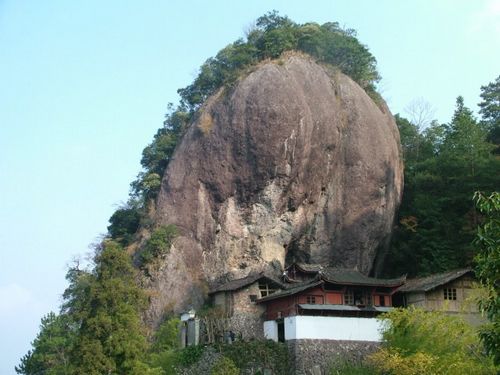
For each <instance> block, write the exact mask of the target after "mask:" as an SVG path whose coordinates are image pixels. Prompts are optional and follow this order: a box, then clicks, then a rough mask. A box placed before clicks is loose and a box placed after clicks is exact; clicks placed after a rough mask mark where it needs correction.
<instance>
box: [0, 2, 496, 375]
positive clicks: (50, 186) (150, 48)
mask: <svg viewBox="0 0 500 375" xmlns="http://www.w3.org/2000/svg"><path fill="white" fill-rule="evenodd" d="M273 9H276V10H278V11H279V12H280V14H282V15H288V16H289V17H290V18H291V19H292V20H294V21H295V22H298V23H304V22H310V21H313V22H318V23H324V22H329V21H337V22H339V24H340V25H341V26H345V27H349V28H354V29H356V30H357V32H358V38H359V40H360V41H361V42H362V43H364V44H366V45H367V46H368V47H369V49H370V51H371V52H372V53H373V55H374V56H375V57H376V58H377V61H378V68H379V71H380V73H381V75H382V77H383V78H382V81H381V82H380V84H379V90H380V91H381V93H382V95H383V96H384V98H385V99H386V101H387V102H388V105H389V107H390V109H391V111H392V112H393V113H401V114H402V115H405V114H406V112H405V109H407V108H408V106H409V105H411V103H412V102H415V101H421V102H422V101H425V102H428V103H430V105H431V106H432V108H433V113H434V117H435V118H436V119H437V120H438V121H440V122H448V121H449V120H450V118H451V115H452V113H453V109H454V104H455V99H456V97H457V96H458V95H462V96H464V98H465V103H466V105H467V106H469V107H470V108H471V109H473V110H474V111H477V106H476V105H477V103H478V102H479V101H480V98H479V93H480V87H481V86H482V85H485V84H487V83H489V82H491V81H493V80H494V79H495V78H496V77H497V76H498V75H499V74H500V0H467V1H466V0H407V1H400V0H377V1H375V0H372V1H368V0H358V1H352V0H345V1H344V0H330V1H312V0H311V1H308V2H306V1H292V0H283V1H278V0H252V1H222V0H221V1H217V0H214V1H210V2H208V1H201V0H200V1H193V0H191V1H186V0H184V1H182V2H181V1H175V2H174V1H159V0H158V1H154V0H147V1H126V0H108V1H98V0H86V1H83V0H80V1H76V0H75V1H65V0H60V1H57V0H45V1H37V0H0V375H11V374H14V370H13V367H14V365H16V364H18V363H19V358H20V357H21V356H22V355H24V354H25V353H26V352H27V351H28V349H29V348H30V342H31V341H32V340H33V339H34V337H35V336H36V333H37V331H38V326H39V323H40V318H41V317H42V316H43V315H44V314H46V313H48V312H49V311H57V310H58V308H59V305H60V303H61V294H62V292H63V291H64V288H65V287H66V281H65V278H64V276H65V274H66V271H67V267H68V265H70V264H71V263H72V261H74V259H77V258H85V257H87V256H88V254H89V253H90V247H89V246H90V245H91V244H92V243H95V242H96V241H98V240H99V238H100V236H102V235H103V234H105V233H106V227H107V225H108V219H109V217H110V216H111V214H112V213H113V211H114V210H115V209H116V207H117V206H118V205H120V204H121V203H122V202H124V201H126V200H127V196H128V192H129V184H130V182H131V181H132V180H133V179H134V178H135V176H136V175H137V173H138V172H139V170H140V163H139V161H140V156H141V152H142V149H143V148H144V147H145V146H146V145H147V144H148V143H149V142H150V141H151V139H152V137H153V135H154V133H155V132H156V130H157V129H158V128H159V127H160V126H161V124H162V121H163V117H164V114H165V112H166V110H167V104H168V103H169V102H173V103H175V102H177V101H178V99H179V98H178V95H177V94H176V91H177V89H178V88H181V87H184V86H187V85H188V84H190V83H191V81H192V80H193V79H194V77H195V76H196V73H197V69H198V67H199V66H200V65H201V64H202V63H203V62H204V61H205V60H206V59H207V58H208V57H210V56H213V55H215V54H216V53H217V51H218V50H219V49H221V48H223V47H224V46H225V45H227V44H228V43H231V42H233V41H234V40H236V39H238V38H240V37H244V35H245V31H246V30H248V29H249V28H250V27H251V26H252V24H253V22H254V21H255V19H256V18H258V17H259V16H261V15H263V14H264V13H266V12H268V11H270V10H273Z"/></svg>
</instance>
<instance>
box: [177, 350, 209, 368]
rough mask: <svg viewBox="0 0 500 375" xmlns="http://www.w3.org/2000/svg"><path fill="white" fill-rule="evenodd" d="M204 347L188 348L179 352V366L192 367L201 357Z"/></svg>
mask: <svg viewBox="0 0 500 375" xmlns="http://www.w3.org/2000/svg"><path fill="white" fill-rule="evenodd" d="M204 351H205V347H204V346H201V345H193V346H188V347H186V348H184V349H182V350H181V352H180V356H179V364H180V365H181V366H183V367H189V366H191V365H194V364H195V363H196V362H198V360H199V359H200V358H201V356H202V355H203V352H204Z"/></svg>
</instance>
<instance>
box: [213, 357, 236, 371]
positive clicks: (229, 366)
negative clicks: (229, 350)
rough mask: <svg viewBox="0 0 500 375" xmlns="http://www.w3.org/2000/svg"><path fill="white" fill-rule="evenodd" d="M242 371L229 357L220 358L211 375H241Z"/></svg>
mask: <svg viewBox="0 0 500 375" xmlns="http://www.w3.org/2000/svg"><path fill="white" fill-rule="evenodd" d="M239 374H240V370H239V369H238V367H236V365H235V364H234V362H233V361H231V360H230V359H229V358H227V357H224V356H222V357H220V358H219V359H218V360H217V362H215V365H214V367H212V371H210V375H239Z"/></svg>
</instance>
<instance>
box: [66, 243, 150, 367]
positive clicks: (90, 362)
mask: <svg viewBox="0 0 500 375" xmlns="http://www.w3.org/2000/svg"><path fill="white" fill-rule="evenodd" d="M94 262H95V267H94V269H93V270H92V272H83V271H79V270H78V269H72V270H70V272H69V275H68V279H69V280H70V286H69V288H68V290H67V291H66V292H65V294H64V298H65V303H64V305H63V311H64V312H65V313H66V314H68V316H70V317H71V319H72V320H73V321H74V324H75V326H76V327H77V328H78V330H77V334H76V337H75V339H74V343H73V346H72V348H71V356H70V357H71V363H72V365H73V372H72V373H74V374H82V375H83V374H86V375H93V374H95V375H98V374H133V373H137V374H139V373H141V371H143V372H144V371H149V370H148V368H147V366H146V365H145V364H144V363H143V360H144V359H145V354H146V349H147V342H146V338H145V332H144V327H143V323H142V321H141V319H140V313H141V311H142V310H143V308H144V307H145V303H146V299H145V295H144V293H143V292H142V290H141V289H140V288H139V287H138V286H137V284H136V282H135V270H134V269H133V267H132V264H131V260H130V257H129V256H128V255H127V254H126V253H125V252H124V251H123V249H122V248H121V247H120V246H119V245H118V244H117V243H116V242H113V241H105V242H104V243H103V244H102V247H101V248H99V249H98V250H97V253H96V256H95V258H94ZM144 373H147V372H144Z"/></svg>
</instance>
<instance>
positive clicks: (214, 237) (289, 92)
mask: <svg viewBox="0 0 500 375" xmlns="http://www.w3.org/2000/svg"><path fill="white" fill-rule="evenodd" d="M400 154H401V151H400V141H399V133H398V130H397V127H396V124H395V122H394V119H393V118H392V116H391V114H390V113H389V110H388V109H387V107H386V106H385V104H379V105H378V106H377V104H375V103H374V101H373V100H372V99H371V98H370V97H369V96H368V95H367V94H366V93H365V92H364V90H363V89H361V88H360V87H359V86H358V85H357V84H356V83H355V82H354V81H352V80H351V79H350V78H348V77H347V76H345V75H343V74H341V73H338V72H331V71H329V70H327V69H326V68H324V67H322V66H320V65H318V64H316V63H315V62H314V61H312V60H311V59H309V58H307V57H304V56H298V55H291V56H288V57H286V58H283V59H282V60H278V61H273V62H268V63H265V64H262V65H260V66H259V67H258V68H256V69H255V70H254V71H253V72H252V73H250V74H249V75H248V76H246V77H245V78H243V79H242V80H240V81H239V82H238V83H237V84H236V85H235V87H234V88H232V89H231V90H229V89H226V90H225V91H224V90H221V91H220V92H219V93H218V94H217V95H214V96H213V97H211V98H210V99H209V100H208V101H207V103H206V104H205V105H204V107H203V108H202V109H201V110H200V111H199V115H198V117H197V118H196V119H195V120H194V122H193V123H192V124H191V125H190V127H189V129H188V130H187V133H186V134H185V136H184V137H183V139H182V141H181V142H180V144H179V145H178V147H177V149H176V151H175V153H174V156H173V159H172V161H171V162H170V164H169V166H168V169H167V171H166V173H165V175H164V178H163V181H162V186H161V191H160V193H159V196H158V199H157V207H156V213H155V215H156V217H155V223H156V224H158V225H165V224H175V225H176V226H177V227H178V229H179V231H180V233H181V235H179V236H178V237H177V238H176V240H175V242H174V245H173V246H172V248H171V251H170V254H169V255H168V256H167V257H166V258H165V260H164V262H163V264H162V266H161V267H160V269H159V270H158V271H157V272H156V273H155V274H154V275H153V278H152V284H153V285H152V286H153V288H154V289H155V290H156V291H157V292H158V293H157V295H156V297H153V301H152V311H151V314H152V317H154V316H159V315H160V314H161V313H162V311H163V309H165V308H174V309H175V310H177V311H178V310H179V309H182V308H184V307H186V306H188V305H190V304H195V305H196V304H197V303H199V298H198V300H196V298H195V300H193V296H200V295H201V294H202V291H203V285H206V282H207V281H208V282H210V281H213V280H215V279H217V278H220V277H221V276H223V275H226V274H230V275H231V276H232V277H243V276H246V275H247V274H248V273H249V272H250V271H252V270H256V269H261V268H263V267H265V266H266V265H268V264H270V263H273V264H274V265H275V267H276V265H277V264H278V262H279V264H281V265H282V266H283V265H284V264H285V262H291V261H294V260H297V261H299V260H300V261H304V262H309V263H324V264H331V265H336V266H342V267H352V268H354V267H357V268H358V269H359V270H361V271H362V272H364V273H369V272H371V271H373V269H374V263H375V258H376V255H377V252H378V250H377V249H380V248H381V247H382V246H383V244H384V243H385V242H386V241H387V239H388V237H389V236H390V232H391V228H392V225H393V220H394V214H395V210H396V208H397V206H398V204H399V202H400V198H401V193H402V185H403V166H402V160H401V155H400ZM200 291H201V292H200ZM196 292H198V293H196Z"/></svg>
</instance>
